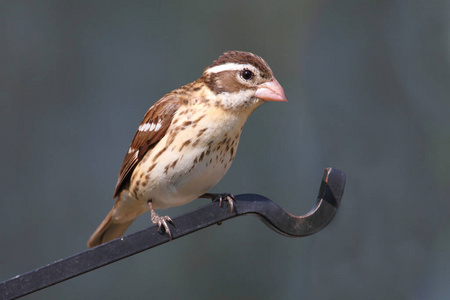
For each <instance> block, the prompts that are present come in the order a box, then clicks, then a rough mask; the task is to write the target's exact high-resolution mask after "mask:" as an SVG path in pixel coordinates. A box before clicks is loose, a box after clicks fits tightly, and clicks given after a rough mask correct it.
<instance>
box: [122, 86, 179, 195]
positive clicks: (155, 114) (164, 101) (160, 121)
mask: <svg viewBox="0 0 450 300" xmlns="http://www.w3.org/2000/svg"><path fill="white" fill-rule="evenodd" d="M180 105H181V102H180V101H179V99H178V97H177V95H176V94H168V95H166V96H164V97H163V98H161V99H160V100H159V101H158V102H156V103H155V104H154V105H153V106H152V107H150V109H149V110H148V111H147V113H146V114H145V116H144V119H143V120H142V123H141V125H140V126H139V128H138V130H137V131H136V134H135V135H134V138H133V141H132V142H131V145H130V148H129V149H128V151H127V154H126V155H125V159H124V160H123V163H122V167H121V168H120V171H119V179H118V180H117V185H116V189H115V191H114V198H115V197H117V196H118V195H119V194H120V193H121V192H122V190H124V189H126V188H127V187H128V186H129V183H130V178H131V174H132V173H133V170H134V168H135V167H136V166H137V164H138V163H139V162H140V161H141V160H142V158H143V157H144V156H145V154H146V153H147V152H148V151H151V149H152V148H153V147H154V146H155V145H156V144H157V143H158V142H159V141H160V140H161V139H162V137H163V136H164V135H165V133H166V131H167V129H168V128H169V125H170V123H171V122H172V119H173V116H174V115H175V113H176V111H177V110H178V108H179V107H180Z"/></svg>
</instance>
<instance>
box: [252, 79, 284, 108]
mask: <svg viewBox="0 0 450 300" xmlns="http://www.w3.org/2000/svg"><path fill="white" fill-rule="evenodd" d="M255 97H256V98H259V99H262V100H264V101H284V102H287V99H286V95H285V94H284V90H283V88H282V87H281V85H280V84H279V83H278V81H277V80H276V79H275V78H272V79H271V80H270V81H269V82H266V83H263V84H260V85H258V89H257V90H256V93H255Z"/></svg>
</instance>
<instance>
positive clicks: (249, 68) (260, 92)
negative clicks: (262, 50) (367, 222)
mask: <svg viewBox="0 0 450 300" xmlns="http://www.w3.org/2000/svg"><path fill="white" fill-rule="evenodd" d="M202 79H203V80H204V82H205V83H206V85H207V86H208V88H209V89H210V90H211V91H212V92H213V93H214V94H215V95H216V98H217V101H219V102H220V103H219V104H220V105H221V106H223V107H224V108H226V109H242V108H249V109H250V110H251V111H253V109H255V108H256V107H258V106H259V105H261V104H262V103H263V102H265V101H287V99H286V95H285V94H284V90H283V88H282V87H281V85H280V84H279V83H278V81H277V80H276V79H275V77H274V76H273V73H272V70H271V69H270V67H269V65H268V64H267V63H266V62H265V61H264V60H263V59H262V58H261V57H259V56H257V55H254V54H252V53H249V52H242V51H229V52H225V53H224V54H223V55H221V56H220V57H219V58H218V59H217V60H215V61H214V62H213V64H212V65H210V66H209V67H207V68H206V69H205V70H204V72H203V75H202Z"/></svg>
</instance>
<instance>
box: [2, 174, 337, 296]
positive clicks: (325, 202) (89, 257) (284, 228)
mask: <svg viewBox="0 0 450 300" xmlns="http://www.w3.org/2000/svg"><path fill="white" fill-rule="evenodd" d="M344 186H345V175H344V173H342V172H341V171H339V170H335V169H332V168H326V169H325V173H324V176H323V178H322V184H321V186H320V191H319V196H318V201H317V203H316V206H315V207H314V208H313V209H312V210H311V211H310V212H309V213H307V214H306V215H304V216H294V215H292V214H290V213H288V212H286V211H285V210H284V209H282V208H281V207H280V206H279V205H278V204H276V203H275V202H273V201H272V200H270V199H267V198H266V197H263V196H260V195H256V194H244V195H238V196H236V200H237V202H236V203H235V209H234V211H233V213H232V214H230V210H229V209H228V208H227V207H219V206H218V205H217V202H213V203H210V204H208V205H205V206H203V207H201V208H199V209H197V210H195V211H192V212H190V213H187V214H185V215H182V216H179V217H176V218H173V221H174V223H175V227H173V229H171V232H172V236H173V239H177V238H180V237H182V236H185V235H187V234H190V233H192V232H195V231H197V230H200V229H203V228H205V227H208V226H211V225H214V224H216V223H219V222H223V221H225V220H228V219H231V218H234V217H237V216H241V215H246V214H251V215H257V216H258V217H260V218H261V219H262V221H263V222H264V223H266V224H267V225H268V226H269V227H270V228H272V229H273V230H275V231H276V232H278V233H280V234H283V235H285V236H291V237H302V236H307V235H310V234H313V233H316V232H318V231H320V230H321V229H322V228H324V227H325V226H326V225H327V224H328V223H329V222H330V221H331V220H332V219H333V218H334V216H335V215H336V212H337V209H338V207H339V203H340V202H341V198H342V194H343V192H344ZM168 241H169V237H168V236H167V235H165V234H161V233H159V232H157V230H156V226H151V227H149V228H147V229H144V230H142V231H139V232H136V233H133V234H130V235H128V236H125V237H122V238H118V239H116V240H113V241H111V242H109V243H106V244H103V245H100V246H97V247H95V248H92V249H88V250H86V251H83V252H81V253H78V254H76V255H74V256H71V257H68V258H65V259H61V260H58V261H56V262H54V263H51V264H48V265H46V266H43V267H41V268H38V269H35V270H33V271H31V272H28V273H25V274H22V275H17V276H16V277H13V278H11V279H9V280H6V281H4V282H1V283H0V299H15V298H18V297H22V296H25V295H27V294H30V293H33V292H35V291H38V290H41V289H44V288H46V287H49V286H51V285H54V284H57V283H59V282H62V281H65V280H67V279H70V278H73V277H75V276H78V275H81V274H84V273H86V272H89V271H92V270H94V269H97V268H100V267H102V266H105V265H107V264H110V263H113V262H115V261H118V260H120V259H123V258H126V257H128V256H131V255H134V254H137V253H139V252H142V251H145V250H148V249H150V248H153V247H155V246H158V245H161V244H163V243H167V242H168Z"/></svg>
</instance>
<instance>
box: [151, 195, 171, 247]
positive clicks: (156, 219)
mask: <svg viewBox="0 0 450 300" xmlns="http://www.w3.org/2000/svg"><path fill="white" fill-rule="evenodd" d="M148 205H149V206H150V213H151V216H152V222H153V224H158V231H161V227H164V231H165V233H166V234H167V235H168V236H169V241H172V233H171V232H170V228H169V225H168V224H167V222H169V223H171V224H172V225H175V223H174V222H173V221H172V219H171V218H170V217H169V216H162V217H161V216H159V215H158V214H157V213H156V212H155V210H154V209H153V203H152V202H151V201H149V202H148Z"/></svg>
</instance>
